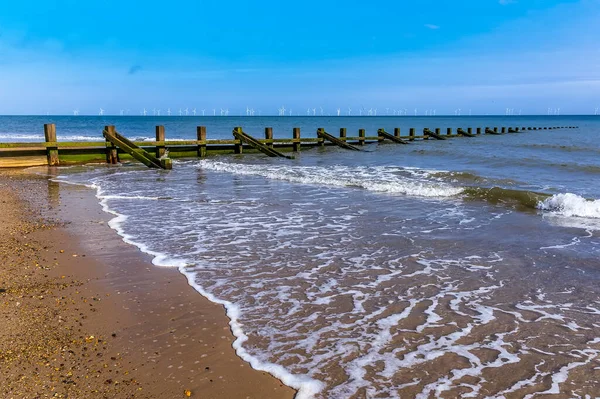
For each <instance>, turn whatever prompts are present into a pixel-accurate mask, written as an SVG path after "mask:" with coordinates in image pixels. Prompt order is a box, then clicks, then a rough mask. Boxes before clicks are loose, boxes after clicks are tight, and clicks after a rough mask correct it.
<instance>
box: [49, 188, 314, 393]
mask: <svg viewBox="0 0 600 399" xmlns="http://www.w3.org/2000/svg"><path fill="white" fill-rule="evenodd" d="M57 181H61V182H67V181H64V180H59V179H57ZM68 183H69V184H78V183H74V182H68ZM84 185H85V186H86V187H89V188H92V189H95V190H96V197H97V198H98V199H99V200H100V205H101V206H102V209H103V211H104V212H106V213H109V214H111V215H113V216H114V217H113V218H112V219H111V220H110V221H109V222H108V226H109V227H110V228H112V229H113V230H115V231H116V232H117V233H118V234H119V235H120V236H121V238H122V240H123V241H124V242H125V243H127V244H130V245H133V246H135V247H137V248H139V249H140V251H142V252H144V253H146V254H148V255H151V256H152V257H153V259H152V263H153V264H154V265H156V266H162V267H177V268H178V269H179V271H180V272H181V273H182V274H183V275H185V276H186V277H187V280H188V283H189V285H190V286H192V287H193V288H194V289H195V290H196V291H197V292H198V293H200V294H201V295H202V296H204V297H206V298H207V299H208V300H210V301H211V302H213V303H216V304H219V305H222V306H223V307H225V310H226V313H227V316H228V317H229V319H230V322H229V325H230V327H231V331H232V333H233V335H234V336H235V337H236V339H235V341H234V342H233V345H232V346H233V348H234V349H235V351H236V353H237V355H238V356H239V357H240V358H241V359H242V360H244V361H246V362H247V363H249V364H250V365H251V366H252V367H253V368H254V369H256V370H259V371H265V372H267V373H269V374H271V375H273V376H274V377H275V378H278V379H279V380H281V381H282V382H283V383H284V384H286V385H287V386H290V387H292V388H294V389H296V390H297V391H298V393H297V394H296V396H295V397H296V399H311V398H314V397H315V395H317V394H318V393H319V392H321V391H322V390H323V389H324V387H325V384H324V383H322V382H321V381H318V380H315V379H312V378H310V377H309V376H307V375H295V374H292V373H291V372H289V371H288V370H287V369H285V368H284V367H283V366H280V365H277V364H275V363H272V362H267V361H263V360H261V359H259V358H258V357H255V356H252V355H251V354H250V353H249V352H248V351H247V350H246V349H245V348H244V346H243V344H244V342H246V341H247V340H248V336H247V335H246V333H245V332H244V330H243V328H242V323H241V322H240V316H241V309H240V307H239V306H237V305H236V304H234V303H232V302H230V301H226V300H222V299H220V298H218V297H216V296H215V295H213V294H211V293H210V292H208V291H207V290H206V289H204V287H202V286H201V285H200V284H198V283H197V282H196V280H195V278H196V274H195V273H194V272H191V271H189V270H188V266H189V262H188V261H187V260H186V259H175V258H173V257H170V256H169V255H168V254H166V253H161V252H157V251H153V250H151V249H150V248H149V246H148V245H146V244H144V243H141V242H138V241H136V240H134V238H133V236H131V235H129V234H127V233H126V232H125V229H124V224H125V222H126V221H127V219H128V216H127V215H124V214H121V213H119V212H117V211H115V210H113V209H111V208H110V207H109V205H108V201H109V200H111V199H123V198H125V199H138V200H156V199H158V198H155V197H143V196H132V197H127V196H120V195H105V194H104V191H103V189H102V187H101V186H100V185H98V184H95V183H94V184H84Z"/></svg>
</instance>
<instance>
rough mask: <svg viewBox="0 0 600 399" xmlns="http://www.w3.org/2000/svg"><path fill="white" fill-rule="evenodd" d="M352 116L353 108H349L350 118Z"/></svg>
mask: <svg viewBox="0 0 600 399" xmlns="http://www.w3.org/2000/svg"><path fill="white" fill-rule="evenodd" d="M351 115H352V108H350V107H348V116H351Z"/></svg>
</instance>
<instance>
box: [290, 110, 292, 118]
mask: <svg viewBox="0 0 600 399" xmlns="http://www.w3.org/2000/svg"><path fill="white" fill-rule="evenodd" d="M290 116H292V109H291V108H290Z"/></svg>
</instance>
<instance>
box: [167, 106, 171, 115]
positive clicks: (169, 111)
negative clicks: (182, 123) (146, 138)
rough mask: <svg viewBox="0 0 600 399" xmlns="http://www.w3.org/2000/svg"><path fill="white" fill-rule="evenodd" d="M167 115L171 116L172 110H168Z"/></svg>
mask: <svg viewBox="0 0 600 399" xmlns="http://www.w3.org/2000/svg"><path fill="white" fill-rule="evenodd" d="M167 115H168V116H171V108H169V109H167Z"/></svg>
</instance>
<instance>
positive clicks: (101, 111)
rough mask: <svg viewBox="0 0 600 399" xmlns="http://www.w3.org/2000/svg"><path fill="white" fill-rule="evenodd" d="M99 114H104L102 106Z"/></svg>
mask: <svg viewBox="0 0 600 399" xmlns="http://www.w3.org/2000/svg"><path fill="white" fill-rule="evenodd" d="M98 115H100V116H102V115H104V110H103V109H102V108H100V112H98Z"/></svg>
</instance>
